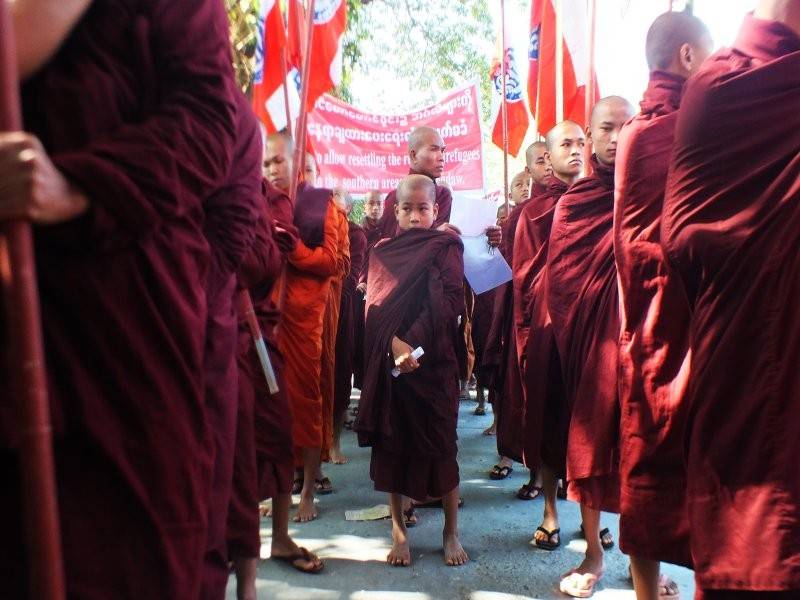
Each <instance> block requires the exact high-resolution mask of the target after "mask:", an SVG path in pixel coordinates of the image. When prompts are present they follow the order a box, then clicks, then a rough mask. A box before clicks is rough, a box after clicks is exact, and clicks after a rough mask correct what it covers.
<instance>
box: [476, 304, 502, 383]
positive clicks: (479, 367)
mask: <svg viewBox="0 0 800 600" xmlns="http://www.w3.org/2000/svg"><path fill="white" fill-rule="evenodd" d="M496 295H497V290H496V289H495V290H489V291H488V292H484V293H483V294H478V295H476V296H475V305H474V307H473V309H472V347H473V350H474V352H475V367H474V369H473V373H474V374H475V380H476V381H477V385H478V387H481V388H488V387H489V383H490V381H491V377H492V367H491V365H487V364H485V363H484V358H485V355H486V347H487V343H488V341H489V331H490V329H491V326H492V315H493V314H494V301H495V296H496Z"/></svg>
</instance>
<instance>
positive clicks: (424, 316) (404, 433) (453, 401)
mask: <svg viewBox="0 0 800 600" xmlns="http://www.w3.org/2000/svg"><path fill="white" fill-rule="evenodd" d="M463 282H464V259H463V248H462V245H461V241H460V240H459V238H458V237H457V236H455V235H453V234H452V233H449V232H443V231H437V230H435V229H412V230H409V231H405V232H402V233H401V234H400V235H398V236H397V237H395V238H393V239H390V240H385V241H383V242H381V243H380V244H378V245H377V246H376V247H375V248H374V249H373V252H372V256H371V258H370V264H369V274H368V278H367V284H368V288H367V319H366V336H365V357H366V359H367V364H366V368H365V371H364V373H365V381H364V389H363V390H362V395H361V402H360V409H359V413H358V418H357V420H356V424H355V429H356V431H357V432H358V438H359V444H360V445H362V446H366V445H369V446H372V461H371V464H370V476H371V477H372V480H373V481H374V482H375V489H376V490H379V491H384V492H390V493H398V494H403V495H404V496H408V497H410V498H414V499H416V500H425V499H427V498H428V497H441V496H444V495H445V494H447V493H448V492H450V491H452V490H453V489H454V488H455V487H456V486H457V485H458V463H457V461H456V452H457V448H456V440H457V435H456V424H457V420H458V361H457V358H456V354H455V343H456V336H457V335H458V324H457V317H458V315H459V314H460V312H461V310H462V308H463V304H464V288H463ZM395 335H396V336H397V337H399V338H400V339H402V340H404V341H405V342H406V343H408V344H409V345H410V346H411V347H412V348H417V347H420V346H421V347H422V348H423V349H424V350H425V355H424V356H423V357H422V358H421V359H420V367H419V369H417V370H416V371H414V372H413V373H409V374H405V375H400V376H399V377H397V378H393V377H392V376H391V373H390V371H391V370H392V368H393V367H394V361H393V360H392V356H391V345H392V337H393V336H395Z"/></svg>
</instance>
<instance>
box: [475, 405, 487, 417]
mask: <svg viewBox="0 0 800 600" xmlns="http://www.w3.org/2000/svg"><path fill="white" fill-rule="evenodd" d="M472 414H473V415H475V416H476V417H485V416H486V409H485V408H483V407H482V406H479V407H478V408H476V409H475V412H473V413H472Z"/></svg>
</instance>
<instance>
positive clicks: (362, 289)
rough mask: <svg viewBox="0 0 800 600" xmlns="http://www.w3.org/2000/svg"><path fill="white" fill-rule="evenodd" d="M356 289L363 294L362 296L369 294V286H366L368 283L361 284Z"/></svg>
mask: <svg viewBox="0 0 800 600" xmlns="http://www.w3.org/2000/svg"><path fill="white" fill-rule="evenodd" d="M356 289H357V290H358V291H359V292H361V293H362V294H366V293H367V284H366V283H359V284H358V285H357V286H356Z"/></svg>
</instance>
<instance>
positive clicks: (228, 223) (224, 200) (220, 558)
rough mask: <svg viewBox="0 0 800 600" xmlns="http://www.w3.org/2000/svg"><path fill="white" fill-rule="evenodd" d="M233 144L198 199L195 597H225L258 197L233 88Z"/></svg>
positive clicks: (243, 107) (243, 102)
mask: <svg viewBox="0 0 800 600" xmlns="http://www.w3.org/2000/svg"><path fill="white" fill-rule="evenodd" d="M236 100H237V104H236V108H237V111H236V122H237V128H236V146H235V147H234V155H233V162H232V164H231V170H230V173H229V174H228V177H227V180H226V181H225V184H224V185H223V186H222V187H221V188H220V189H219V190H217V191H216V192H215V193H214V194H213V195H212V196H211V197H209V198H207V199H206V201H205V202H204V210H205V225H204V231H205V235H206V238H207V239H208V241H209V243H210V244H211V268H210V269H209V272H208V281H207V285H206V296H207V302H208V325H207V330H206V343H205V345H206V356H205V359H204V371H205V390H206V398H205V400H206V414H207V419H208V426H209V430H210V432H211V436H212V440H213V444H214V472H213V479H212V487H211V497H210V507H209V511H208V540H207V542H206V556H205V565H204V570H203V589H202V593H201V598H204V599H208V600H215V599H217V598H221V597H223V596H224V595H225V586H226V585H227V583H228V573H229V568H228V556H227V555H228V553H227V544H226V542H225V528H226V517H227V510H228V505H229V503H230V497H231V485H232V481H233V461H234V450H235V446H236V413H237V404H238V400H237V385H238V377H237V369H236V337H237V332H236V313H235V307H234V293H235V290H236V271H237V270H238V268H239V265H240V264H241V262H242V260H243V259H244V257H245V254H246V253H247V251H248V249H249V247H250V246H251V245H252V243H253V241H254V239H255V234H256V223H257V220H258V215H259V203H260V196H261V180H262V176H261V155H262V146H261V133H260V131H259V126H258V121H257V119H256V117H255V115H254V114H253V112H252V110H251V109H250V105H249V102H248V101H247V98H245V96H244V94H242V93H241V92H240V91H239V90H236Z"/></svg>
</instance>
